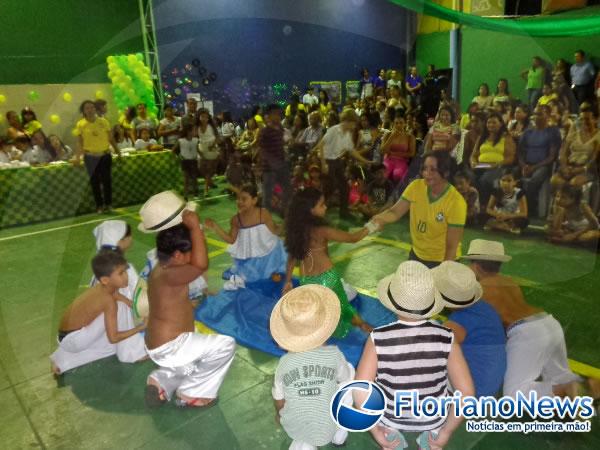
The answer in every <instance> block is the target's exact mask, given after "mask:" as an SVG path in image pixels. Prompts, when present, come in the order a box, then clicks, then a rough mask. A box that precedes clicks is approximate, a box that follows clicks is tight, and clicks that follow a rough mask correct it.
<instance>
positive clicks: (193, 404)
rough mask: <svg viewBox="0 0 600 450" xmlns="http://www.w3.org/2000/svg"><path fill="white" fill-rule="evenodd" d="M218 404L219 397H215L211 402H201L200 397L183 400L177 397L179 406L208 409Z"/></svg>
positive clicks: (176, 401)
mask: <svg viewBox="0 0 600 450" xmlns="http://www.w3.org/2000/svg"><path fill="white" fill-rule="evenodd" d="M216 404H217V399H216V398H213V399H212V400H211V401H210V402H208V403H204V404H200V399H199V398H194V399H192V400H183V399H182V398H179V397H177V398H176V399H175V405H176V406H177V407H179V408H196V409H208V408H211V407H213V406H215V405H216Z"/></svg>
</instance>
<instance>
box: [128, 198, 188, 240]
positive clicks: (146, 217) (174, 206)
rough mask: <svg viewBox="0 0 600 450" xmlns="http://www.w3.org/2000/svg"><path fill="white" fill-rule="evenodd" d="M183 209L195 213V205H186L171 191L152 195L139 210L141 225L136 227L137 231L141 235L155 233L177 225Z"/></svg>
mask: <svg viewBox="0 0 600 450" xmlns="http://www.w3.org/2000/svg"><path fill="white" fill-rule="evenodd" d="M184 209H188V210H190V211H195V210H196V203H194V202H188V203H186V202H185V200H183V199H182V198H181V197H180V196H179V195H177V194H176V193H175V192H173V191H164V192H160V193H158V194H156V195H153V196H152V197H150V198H149V199H148V200H147V201H146V203H144V206H142V209H140V216H141V218H142V223H140V224H139V225H138V230H140V231H141V232H142V233H157V232H159V231H162V230H166V229H167V228H171V227H174V226H175V225H179V224H180V223H181V220H182V214H183V210H184Z"/></svg>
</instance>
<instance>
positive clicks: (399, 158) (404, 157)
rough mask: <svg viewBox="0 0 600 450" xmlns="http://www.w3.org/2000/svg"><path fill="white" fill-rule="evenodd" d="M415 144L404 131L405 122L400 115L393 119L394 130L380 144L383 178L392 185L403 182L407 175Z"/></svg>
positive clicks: (412, 137) (415, 147)
mask: <svg viewBox="0 0 600 450" xmlns="http://www.w3.org/2000/svg"><path fill="white" fill-rule="evenodd" d="M416 151H417V143H416V140H415V137H414V136H413V135H412V134H410V133H408V132H407V130H406V121H405V120H404V117H403V116H402V115H401V114H397V115H396V118H395V119H394V128H392V131H391V133H389V134H388V135H387V136H386V137H385V139H384V141H383V143H382V144H381V153H382V154H383V155H384V160H383V164H384V165H385V177H386V178H387V179H389V180H392V181H393V182H394V183H399V182H400V181H402V180H404V177H405V176H406V174H407V173H408V164H409V162H410V159H411V158H412V157H414V156H415V154H416Z"/></svg>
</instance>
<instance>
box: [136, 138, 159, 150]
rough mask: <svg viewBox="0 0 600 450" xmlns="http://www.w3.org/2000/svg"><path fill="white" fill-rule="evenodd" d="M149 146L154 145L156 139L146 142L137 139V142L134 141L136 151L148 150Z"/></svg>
mask: <svg viewBox="0 0 600 450" xmlns="http://www.w3.org/2000/svg"><path fill="white" fill-rule="evenodd" d="M150 145H156V139H150V140H148V141H144V140H143V139H138V140H137V141H135V148H136V150H146V148H148V146H150Z"/></svg>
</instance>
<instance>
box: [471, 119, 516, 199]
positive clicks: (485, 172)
mask: <svg viewBox="0 0 600 450" xmlns="http://www.w3.org/2000/svg"><path fill="white" fill-rule="evenodd" d="M515 147H516V146H515V141H514V140H513V138H512V137H511V135H510V134H509V133H508V131H507V129H506V125H505V124H504V121H503V119H502V116H501V115H500V114H498V113H497V112H493V113H491V114H490V115H489V116H488V118H487V122H486V126H485V128H484V129H483V133H482V134H481V137H480V138H479V141H478V142H477V144H476V145H475V149H474V150H473V154H472V155H471V167H472V168H473V169H475V170H476V176H477V178H478V183H477V185H478V188H479V193H480V195H481V202H482V204H484V205H485V204H487V201H488V198H489V196H490V194H491V193H492V191H493V190H494V188H495V187H496V185H497V181H498V179H499V178H500V176H501V175H502V166H511V165H513V164H514V163H515V161H516V157H515V156H516V148H515Z"/></svg>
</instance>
